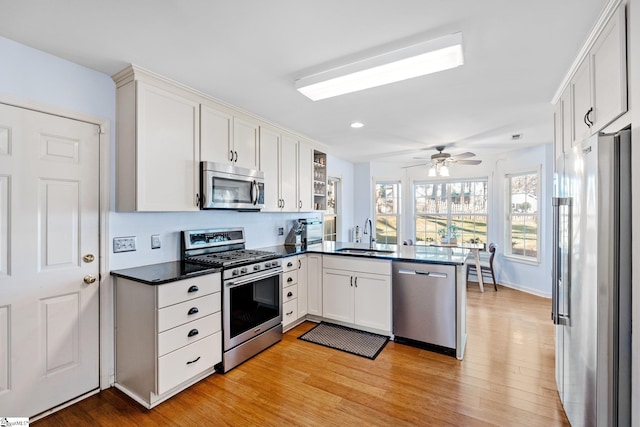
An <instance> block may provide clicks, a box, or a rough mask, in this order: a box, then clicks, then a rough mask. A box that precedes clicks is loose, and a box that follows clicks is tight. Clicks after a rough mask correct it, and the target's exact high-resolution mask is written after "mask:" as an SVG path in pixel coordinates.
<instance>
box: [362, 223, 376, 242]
mask: <svg viewBox="0 0 640 427" xmlns="http://www.w3.org/2000/svg"><path fill="white" fill-rule="evenodd" d="M367 224H368V225H369V249H373V242H375V241H376V239H374V238H373V221H371V218H367V219H366V220H365V222H364V231H363V232H362V235H363V236H364V235H365V234H367Z"/></svg>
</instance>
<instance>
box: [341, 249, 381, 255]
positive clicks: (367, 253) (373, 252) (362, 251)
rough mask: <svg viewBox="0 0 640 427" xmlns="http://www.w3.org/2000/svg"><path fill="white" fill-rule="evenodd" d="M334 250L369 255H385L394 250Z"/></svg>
mask: <svg viewBox="0 0 640 427" xmlns="http://www.w3.org/2000/svg"><path fill="white" fill-rule="evenodd" d="M336 252H340V253H343V254H354V255H369V256H375V255H386V254H392V253H394V251H387V250H382V249H365V248H341V249H336Z"/></svg>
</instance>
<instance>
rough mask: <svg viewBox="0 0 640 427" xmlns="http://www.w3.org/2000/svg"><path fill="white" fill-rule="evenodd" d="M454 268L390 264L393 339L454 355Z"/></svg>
mask: <svg viewBox="0 0 640 427" xmlns="http://www.w3.org/2000/svg"><path fill="white" fill-rule="evenodd" d="M455 276H456V269H455V266H451V265H440V264H423V263H414V262H399V261H398V262H393V278H392V279H393V282H392V283H393V285H392V287H393V334H394V340H395V341H397V342H399V343H403V344H409V345H416V346H419V347H424V348H427V349H429V350H434V351H438V352H441V353H445V354H449V355H453V356H455V348H456V286H455V285H456V277H455Z"/></svg>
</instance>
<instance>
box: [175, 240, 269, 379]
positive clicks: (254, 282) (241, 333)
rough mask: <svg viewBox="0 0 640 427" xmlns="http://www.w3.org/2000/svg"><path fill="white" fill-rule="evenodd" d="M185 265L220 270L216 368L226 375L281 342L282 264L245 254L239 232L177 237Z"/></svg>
mask: <svg viewBox="0 0 640 427" xmlns="http://www.w3.org/2000/svg"><path fill="white" fill-rule="evenodd" d="M182 256H183V259H184V261H185V262H190V263H197V264H201V265H209V266H215V267H221V268H222V334H223V337H224V340H223V356H222V363H221V364H220V365H218V366H216V369H217V370H218V371H220V372H227V371H229V370H230V369H232V368H234V367H236V366H238V365H239V364H241V363H242V362H244V361H245V360H247V359H249V358H251V357H252V356H254V355H256V354H257V353H259V352H261V351H262V350H264V349H265V348H267V347H269V346H271V345H273V344H275V343H277V342H278V341H280V340H281V338H282V291H281V289H282V261H281V260H280V257H281V256H280V255H279V254H277V253H274V252H265V251H257V250H251V249H245V238H244V228H226V229H205V230H189V231H183V232H182Z"/></svg>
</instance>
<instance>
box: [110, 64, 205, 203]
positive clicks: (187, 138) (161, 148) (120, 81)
mask: <svg viewBox="0 0 640 427" xmlns="http://www.w3.org/2000/svg"><path fill="white" fill-rule="evenodd" d="M114 80H115V82H116V87H117V121H118V127H117V128H118V132H117V148H116V192H117V194H116V209H117V210H119V211H154V212H163V211H193V210H198V209H199V207H198V191H199V190H198V189H199V172H198V166H199V162H200V155H199V154H200V150H199V145H200V138H199V137H200V132H199V118H200V114H199V100H198V99H197V98H196V97H195V96H194V97H192V96H191V94H190V93H189V92H187V91H184V90H181V89H180V88H176V87H172V86H171V85H169V84H167V83H165V82H163V81H161V80H156V79H155V78H153V77H150V76H148V75H147V74H146V73H144V72H138V70H137V69H135V68H134V67H128V68H127V69H125V70H123V71H122V72H120V73H118V74H117V75H116V76H114Z"/></svg>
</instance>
